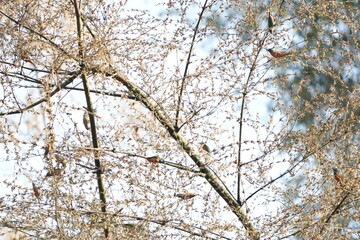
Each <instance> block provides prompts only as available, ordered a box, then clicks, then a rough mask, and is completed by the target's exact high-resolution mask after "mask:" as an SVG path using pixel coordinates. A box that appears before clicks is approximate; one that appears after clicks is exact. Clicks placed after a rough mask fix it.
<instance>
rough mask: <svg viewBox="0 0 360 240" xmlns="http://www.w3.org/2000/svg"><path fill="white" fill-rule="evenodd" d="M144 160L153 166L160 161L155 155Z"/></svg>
mask: <svg viewBox="0 0 360 240" xmlns="http://www.w3.org/2000/svg"><path fill="white" fill-rule="evenodd" d="M145 159H146V160H147V161H149V162H151V163H153V164H157V163H158V162H159V160H160V157H159V156H157V155H156V156H152V157H146V158H145Z"/></svg>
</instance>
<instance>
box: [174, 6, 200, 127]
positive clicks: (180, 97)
mask: <svg viewBox="0 0 360 240" xmlns="http://www.w3.org/2000/svg"><path fill="white" fill-rule="evenodd" d="M206 4H207V0H206V1H205V3H204V5H203V7H202V10H201V12H200V15H199V19H198V22H197V24H196V27H195V30H194V35H193V38H192V41H191V46H190V50H189V53H188V57H187V60H186V66H185V70H184V75H183V78H182V80H181V88H180V93H179V97H178V103H177V106H176V117H175V130H176V131H179V114H180V107H181V100H182V95H183V92H184V91H185V81H186V77H187V72H188V69H189V65H190V58H191V54H192V50H193V47H194V43H195V37H196V34H197V31H198V30H199V26H200V22H201V19H202V15H203V14H204V12H205V9H206Z"/></svg>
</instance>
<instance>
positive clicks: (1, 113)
mask: <svg viewBox="0 0 360 240" xmlns="http://www.w3.org/2000/svg"><path fill="white" fill-rule="evenodd" d="M79 75H80V72H79V71H76V72H73V75H72V76H71V77H70V78H69V79H67V80H65V81H64V82H63V83H61V84H60V86H56V88H55V89H54V90H53V91H51V93H50V97H52V96H54V95H55V94H56V93H57V92H59V91H60V90H61V89H63V88H64V87H65V86H66V85H68V84H70V83H72V81H74V79H76V78H77V77H78V76H79ZM46 100H47V97H44V98H41V99H40V100H38V101H36V102H34V103H32V104H30V105H28V106H26V107H24V108H21V109H19V110H16V111H11V112H0V116H5V115H12V114H18V113H22V112H24V111H26V110H29V109H31V108H33V107H35V106H37V105H39V104H41V103H43V102H45V101H46Z"/></svg>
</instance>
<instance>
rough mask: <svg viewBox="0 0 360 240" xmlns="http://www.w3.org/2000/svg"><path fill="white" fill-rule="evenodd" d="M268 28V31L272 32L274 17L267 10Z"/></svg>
mask: <svg viewBox="0 0 360 240" xmlns="http://www.w3.org/2000/svg"><path fill="white" fill-rule="evenodd" d="M268 29H269V32H270V33H273V30H274V19H273V18H272V16H271V13H270V12H269V17H268Z"/></svg>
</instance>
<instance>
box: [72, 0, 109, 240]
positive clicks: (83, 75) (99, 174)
mask: <svg viewBox="0 0 360 240" xmlns="http://www.w3.org/2000/svg"><path fill="white" fill-rule="evenodd" d="M73 4H74V8H75V15H76V27H77V34H78V47H79V57H80V62H79V65H80V68H81V78H82V82H83V86H84V93H85V98H86V104H87V111H88V112H87V113H85V114H88V115H89V119H90V129H91V137H92V144H93V147H94V148H95V149H97V148H99V144H98V137H97V132H96V124H95V111H94V108H93V106H92V101H91V97H90V89H89V86H88V80H87V75H86V72H85V66H84V62H83V59H84V57H85V52H84V42H83V35H82V24H81V14H80V9H79V6H78V4H77V2H76V0H74V1H73ZM94 161H95V166H96V169H97V170H96V178H97V184H98V188H99V197H100V201H101V211H102V212H103V213H106V196H105V187H104V182H103V177H102V174H103V173H102V170H101V169H102V166H101V163H100V154H99V151H94ZM104 222H105V223H106V222H107V221H106V219H104ZM104 234H105V238H108V237H109V229H108V227H107V226H106V225H105V226H104Z"/></svg>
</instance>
